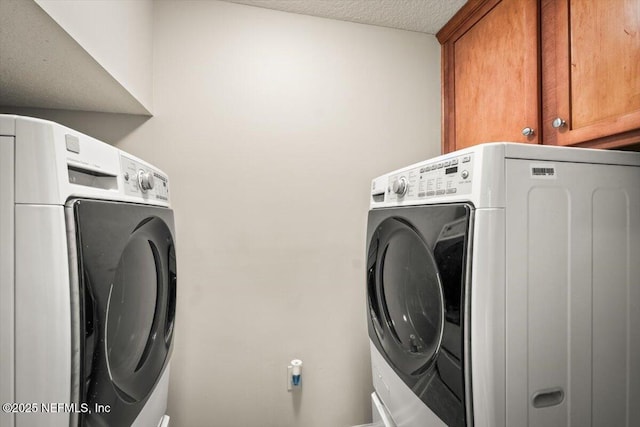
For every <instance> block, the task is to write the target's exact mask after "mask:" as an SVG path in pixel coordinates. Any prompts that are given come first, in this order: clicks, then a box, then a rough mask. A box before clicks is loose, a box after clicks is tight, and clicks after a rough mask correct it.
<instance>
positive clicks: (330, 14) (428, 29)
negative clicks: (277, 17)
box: [223, 0, 467, 34]
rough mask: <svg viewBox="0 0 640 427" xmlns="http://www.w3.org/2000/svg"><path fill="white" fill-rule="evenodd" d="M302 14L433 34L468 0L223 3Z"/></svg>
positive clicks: (241, 0)
mask: <svg viewBox="0 0 640 427" xmlns="http://www.w3.org/2000/svg"><path fill="white" fill-rule="evenodd" d="M223 1H227V2H231V3H240V4H245V5H249V6H257V7H262V8H265V9H274V10H280V11H283V12H291V13H298V14H302V15H311V16H318V17H322V18H330V19H337V20H340V21H349V22H357V23H360V24H369V25H378V26H381V27H390V28H397V29H401V30H409V31H418V32H421V33H428V34H436V33H437V32H438V31H439V30H440V29H441V28H442V27H443V26H444V24H446V23H447V21H449V19H451V17H452V16H453V15H455V13H456V12H457V11H458V10H459V9H460V8H461V7H462V6H463V5H464V4H465V3H466V2H467V0H223Z"/></svg>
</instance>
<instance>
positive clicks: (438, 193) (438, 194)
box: [436, 190, 444, 196]
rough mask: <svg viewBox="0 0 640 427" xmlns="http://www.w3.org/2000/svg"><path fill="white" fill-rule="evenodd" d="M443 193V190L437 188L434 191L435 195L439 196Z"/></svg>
mask: <svg viewBox="0 0 640 427" xmlns="http://www.w3.org/2000/svg"><path fill="white" fill-rule="evenodd" d="M443 194H444V190H438V191H436V196H441V195H443Z"/></svg>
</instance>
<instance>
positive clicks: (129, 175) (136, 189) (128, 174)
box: [120, 155, 169, 201]
mask: <svg viewBox="0 0 640 427" xmlns="http://www.w3.org/2000/svg"><path fill="white" fill-rule="evenodd" d="M120 169H121V175H122V180H123V182H124V192H125V194H127V195H129V196H136V197H144V198H151V199H155V200H163V201H168V200H169V179H168V177H167V176H166V175H165V174H163V173H161V172H159V171H157V170H155V169H153V168H150V167H149V166H147V165H144V164H142V163H140V162H138V161H136V160H133V159H130V158H129V157H127V156H124V155H120Z"/></svg>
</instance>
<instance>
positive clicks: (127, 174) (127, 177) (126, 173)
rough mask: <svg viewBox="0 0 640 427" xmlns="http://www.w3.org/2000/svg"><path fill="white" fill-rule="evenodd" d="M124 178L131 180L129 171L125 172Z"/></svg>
mask: <svg viewBox="0 0 640 427" xmlns="http://www.w3.org/2000/svg"><path fill="white" fill-rule="evenodd" d="M124 180H125V181H129V172H125V173H124Z"/></svg>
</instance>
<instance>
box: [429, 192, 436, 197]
mask: <svg viewBox="0 0 640 427" xmlns="http://www.w3.org/2000/svg"><path fill="white" fill-rule="evenodd" d="M435 195H436V192H435V191H427V197H430V196H435Z"/></svg>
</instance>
